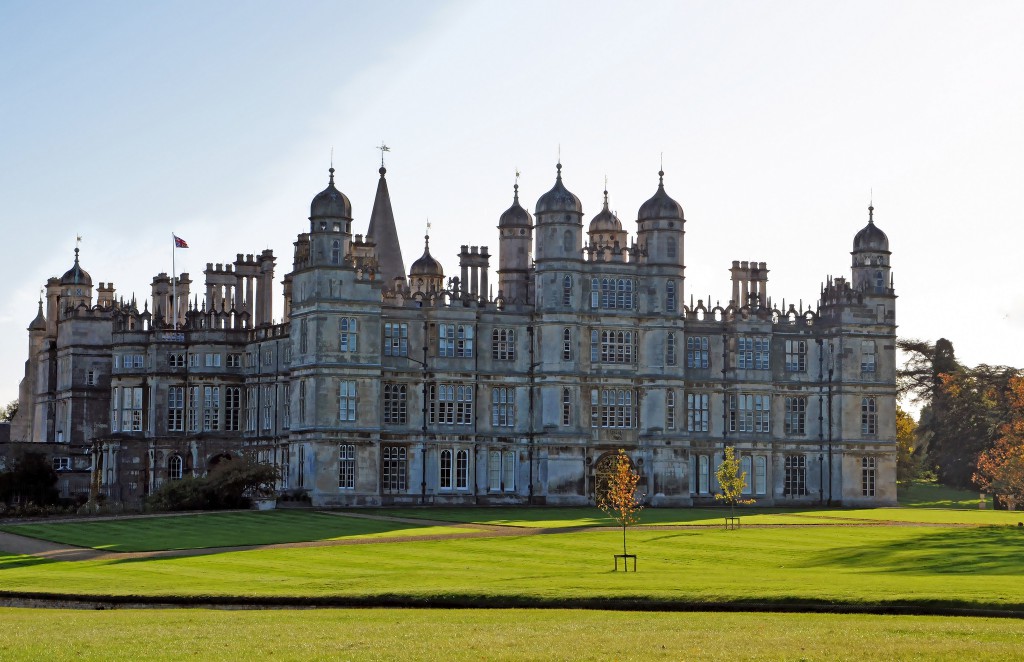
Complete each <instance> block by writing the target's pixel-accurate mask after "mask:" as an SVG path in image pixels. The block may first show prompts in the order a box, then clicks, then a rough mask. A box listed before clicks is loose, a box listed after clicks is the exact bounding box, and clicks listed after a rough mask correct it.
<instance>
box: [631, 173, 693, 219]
mask: <svg viewBox="0 0 1024 662" xmlns="http://www.w3.org/2000/svg"><path fill="white" fill-rule="evenodd" d="M654 219H673V220H678V221H682V220H685V219H684V218H683V207H682V205H680V204H679V203H678V202H676V201H675V200H673V199H672V198H670V197H669V195H668V193H666V192H665V171H663V170H659V171H658V190H657V191H656V192H655V194H654V195H653V196H651V199H650V200H648V201H647V202H645V203H643V204H642V205H640V211H639V212H637V215H636V220H637V221H651V220H654Z"/></svg>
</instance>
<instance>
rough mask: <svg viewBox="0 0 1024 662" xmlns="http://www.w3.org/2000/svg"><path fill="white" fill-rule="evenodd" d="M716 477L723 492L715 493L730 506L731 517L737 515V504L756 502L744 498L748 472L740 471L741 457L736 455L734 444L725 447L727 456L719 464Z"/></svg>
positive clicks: (717, 497)
mask: <svg viewBox="0 0 1024 662" xmlns="http://www.w3.org/2000/svg"><path fill="white" fill-rule="evenodd" d="M715 477H716V478H718V486H719V487H720V488H721V489H722V492H721V493H716V494H715V499H717V500H719V501H724V502H725V503H726V505H728V506H729V514H730V517H736V506H738V505H741V504H748V503H754V500H753V499H744V498H743V488H744V487H746V485H747V472H746V471H740V459H739V458H738V457H736V450H735V449H734V448H733V447H732V446H726V447H725V457H723V458H722V464H720V465H718V470H717V471H715Z"/></svg>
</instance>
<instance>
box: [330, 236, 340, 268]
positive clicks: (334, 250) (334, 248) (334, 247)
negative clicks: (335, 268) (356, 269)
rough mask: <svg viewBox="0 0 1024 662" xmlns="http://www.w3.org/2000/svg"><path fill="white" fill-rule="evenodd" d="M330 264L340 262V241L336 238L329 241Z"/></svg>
mask: <svg viewBox="0 0 1024 662" xmlns="http://www.w3.org/2000/svg"><path fill="white" fill-rule="evenodd" d="M331 264H341V242H340V241H338V240H337V239H335V240H334V241H332V242H331Z"/></svg>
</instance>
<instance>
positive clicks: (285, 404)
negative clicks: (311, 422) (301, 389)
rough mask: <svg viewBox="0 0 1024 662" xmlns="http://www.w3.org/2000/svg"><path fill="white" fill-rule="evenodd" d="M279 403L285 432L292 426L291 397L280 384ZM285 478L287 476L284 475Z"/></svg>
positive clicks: (282, 427)
mask: <svg viewBox="0 0 1024 662" xmlns="http://www.w3.org/2000/svg"><path fill="white" fill-rule="evenodd" d="M278 402H280V403H281V429H283V430H287V429H288V428H290V427H291V426H292V397H291V392H290V388H289V385H288V384H287V383H284V384H281V394H280V397H279V398H278ZM284 475H285V476H287V475H288V474H287V473H285V474H284Z"/></svg>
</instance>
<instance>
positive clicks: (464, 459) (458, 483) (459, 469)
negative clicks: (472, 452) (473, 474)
mask: <svg viewBox="0 0 1024 662" xmlns="http://www.w3.org/2000/svg"><path fill="white" fill-rule="evenodd" d="M468 487H469V451H459V452H458V453H456V454H455V489H457V490H464V489H466V488H468Z"/></svg>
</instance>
